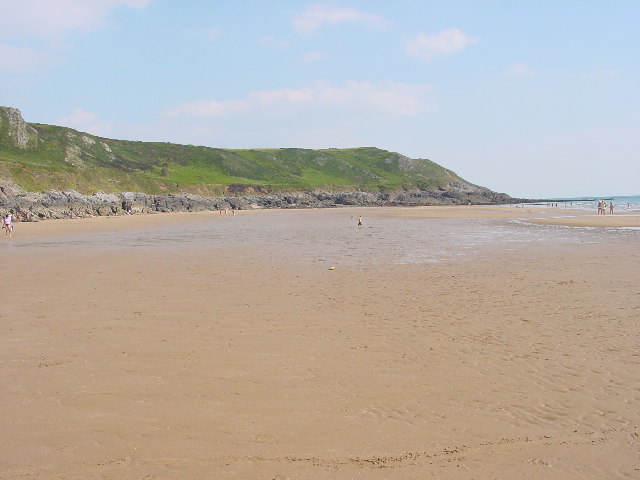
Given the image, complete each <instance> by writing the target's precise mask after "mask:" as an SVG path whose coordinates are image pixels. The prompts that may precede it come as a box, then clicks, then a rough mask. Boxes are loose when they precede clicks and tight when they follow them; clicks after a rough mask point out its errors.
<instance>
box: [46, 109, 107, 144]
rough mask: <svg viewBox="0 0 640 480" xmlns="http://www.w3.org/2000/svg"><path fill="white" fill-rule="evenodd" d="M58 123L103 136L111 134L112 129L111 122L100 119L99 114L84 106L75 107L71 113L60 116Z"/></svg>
mask: <svg viewBox="0 0 640 480" xmlns="http://www.w3.org/2000/svg"><path fill="white" fill-rule="evenodd" d="M56 125H61V126H63V127H69V128H73V129H74V130H78V131H80V132H86V133H91V134H93V135H98V136H103V137H106V136H109V135H110V132H111V130H112V126H111V125H110V124H109V123H105V122H102V121H100V119H99V118H98V115H96V114H94V113H91V112H87V111H86V110H83V109H82V108H75V109H74V110H73V112H71V113H70V114H69V115H67V116H64V117H61V118H59V119H58V120H56Z"/></svg>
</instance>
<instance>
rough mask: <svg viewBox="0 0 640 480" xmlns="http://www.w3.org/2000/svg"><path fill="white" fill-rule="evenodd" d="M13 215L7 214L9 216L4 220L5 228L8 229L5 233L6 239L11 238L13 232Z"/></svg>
mask: <svg viewBox="0 0 640 480" xmlns="http://www.w3.org/2000/svg"><path fill="white" fill-rule="evenodd" d="M11 220H12V218H11V213H7V215H6V216H5V217H4V220H3V222H2V223H3V227H4V228H5V229H6V232H4V236H5V237H9V238H11V231H12V230H13V225H11Z"/></svg>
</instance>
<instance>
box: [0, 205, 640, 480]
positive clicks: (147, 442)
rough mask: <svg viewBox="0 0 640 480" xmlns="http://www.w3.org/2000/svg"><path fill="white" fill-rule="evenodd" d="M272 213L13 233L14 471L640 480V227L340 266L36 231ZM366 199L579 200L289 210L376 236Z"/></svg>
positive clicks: (500, 212) (180, 223) (219, 222)
mask: <svg viewBox="0 0 640 480" xmlns="http://www.w3.org/2000/svg"><path fill="white" fill-rule="evenodd" d="M550 210H553V209H550ZM264 213H267V212H240V214H239V215H238V216H237V217H235V218H233V219H232V218H230V217H227V218H219V217H218V214H217V213H215V214H214V213H198V214H176V215H174V214H171V215H153V216H145V217H118V218H96V219H82V220H68V221H66V220H64V221H51V222H42V223H39V224H18V226H17V228H16V231H15V233H16V236H15V238H14V239H13V240H11V241H7V240H5V239H4V238H3V239H2V241H4V242H5V243H2V244H0V247H1V248H2V251H3V255H4V259H5V264H4V265H5V276H4V280H3V299H4V302H3V305H4V308H3V310H2V312H0V325H1V326H2V333H3V334H2V339H1V340H0V342H1V344H0V345H1V347H2V348H0V363H1V365H2V368H1V369H0V375H1V384H2V387H3V388H2V390H0V391H1V392H2V393H0V406H1V407H2V409H1V410H2V415H1V417H0V418H1V422H2V423H1V425H0V427H1V432H2V433H0V440H2V445H3V447H2V448H1V449H0V472H1V473H0V478H2V479H24V478H47V479H62V478H64V479H86V478H136V479H137V478H158V479H174V478H189V479H195V480H198V479H210V478H220V479H247V478H265V479H287V478H291V479H374V480H375V479H406V478H430V477H433V478H438V479H474V478H475V479H478V478H505V479H507V478H514V477H516V476H517V477H518V478H523V479H552V480H553V479H563V480H564V479H582V478H586V479H615V478H638V477H640V457H639V452H640V436H639V435H640V431H639V430H638V425H639V420H640V408H638V407H639V406H640V375H639V374H640V335H639V334H640V327H639V325H638V319H639V318H640V290H639V285H640V274H639V273H638V272H639V271H640V270H639V268H638V267H640V255H639V247H638V245H639V244H638V236H637V234H636V233H635V232H631V234H630V236H625V235H618V234H617V233H615V232H613V233H612V234H610V236H607V235H609V234H608V233H606V232H604V233H602V234H601V233H600V232H599V231H597V230H596V231H593V230H591V229H590V230H588V231H585V230H583V229H575V230H574V229H571V230H570V232H569V234H566V235H565V237H562V238H563V239H564V240H562V241H558V242H552V243H548V242H545V241H544V240H539V238H540V237H542V238H545V235H547V233H548V234H549V235H551V237H548V238H555V237H553V235H555V233H553V232H554V231H555V230H554V227H545V226H537V227H535V226H532V227H523V228H536V229H538V228H539V229H542V230H535V231H536V232H541V233H536V236H535V237H532V238H534V239H533V240H532V241H530V242H528V243H522V244H515V245H510V247H509V248H508V249H505V248H502V245H501V244H498V245H495V244H488V245H485V246H481V247H479V248H480V250H479V251H478V252H475V253H474V254H473V255H467V256H463V257H460V258H456V257H455V256H449V257H446V258H443V259H441V260H439V261H437V262H424V263H388V264H385V263H381V262H380V261H378V260H376V261H375V262H371V263H368V262H367V261H366V258H365V259H362V258H360V260H359V261H360V263H357V264H356V263H352V264H348V263H344V264H338V265H333V264H330V263H327V262H315V263H314V262H312V261H305V260H304V259H299V258H298V257H296V256H295V255H292V252H289V251H287V249H289V248H290V247H288V246H282V245H280V244H268V241H269V240H268V237H267V238H265V239H261V245H260V246H256V245H255V244H246V243H244V242H243V241H241V240H242V239H240V238H239V239H238V241H237V243H231V244H230V243H229V242H224V243H222V244H219V245H218V244H215V243H212V244H210V245H202V244H194V245H186V244H185V245H182V244H180V243H179V242H176V243H175V244H170V245H165V244H162V245H158V246H154V247H153V248H131V247H126V248H125V247H118V246H116V247H111V248H110V249H105V247H104V246H100V245H99V244H98V242H95V244H92V243H91V242H89V244H78V246H75V247H62V246H59V245H58V244H55V245H53V246H47V245H44V244H40V243H37V241H38V240H39V239H40V240H41V239H47V238H54V237H57V238H62V239H63V241H65V242H66V240H67V237H66V236H68V239H69V241H71V240H72V239H74V238H75V236H77V235H82V234H90V235H95V236H98V237H90V238H92V239H95V238H101V237H99V235H100V232H131V231H135V230H139V231H142V232H144V231H146V230H145V229H151V228H158V227H160V226H164V225H166V227H167V228H171V229H174V230H175V232H176V235H177V237H178V238H179V235H180V233H181V228H186V227H187V226H190V227H194V226H198V225H202V226H205V225H214V226H215V228H219V229H225V228H229V226H230V225H231V224H230V223H229V222H233V221H237V220H240V221H241V222H246V227H243V228H246V229H247V230H246V231H247V232H249V233H251V232H253V233H254V234H255V235H256V236H258V235H260V234H261V231H262V230H264V226H263V225H262V224H258V223H257V222H254V223H253V224H252V223H251V222H252V221H253V220H254V219H258V218H260V217H258V216H260V215H263V214H264ZM357 214H362V215H363V216H364V221H365V230H363V233H365V234H367V233H368V232H369V231H370V230H373V229H375V225H376V222H382V221H383V220H385V221H388V222H400V223H398V224H397V225H398V227H402V226H403V225H405V224H404V223H403V222H412V221H419V220H420V219H421V218H425V217H426V218H439V219H445V220H447V219H452V221H456V222H460V223H459V225H466V224H468V223H469V222H471V221H474V222H476V221H484V220H482V219H490V220H491V222H502V221H503V220H504V221H505V222H506V221H508V220H509V219H512V218H521V219H523V220H530V219H533V218H540V217H547V219H549V218H551V217H553V216H555V215H558V216H559V215H566V212H564V211H561V212H558V211H557V210H555V211H550V212H549V211H543V210H537V209H535V210H534V211H532V212H523V211H522V209H515V208H514V209H509V208H507V207H492V208H488V207H469V208H467V207H427V208H418V209H344V210H342V211H340V212H335V211H333V212H329V213H324V212H317V211H309V212H308V213H300V212H298V213H295V215H294V212H279V213H278V214H273V215H277V217H275V216H274V217H273V218H274V219H275V218H277V219H279V220H278V221H281V222H283V223H282V224H279V225H283V228H285V229H287V228H289V229H291V232H296V230H295V228H296V225H297V224H298V223H299V222H300V219H301V218H305V216H307V215H308V216H309V217H310V218H311V217H313V216H315V217H317V216H320V218H321V220H322V221H326V222H328V224H329V225H331V226H332V227H335V226H336V225H338V223H331V222H337V220H336V219H338V218H342V217H339V216H342V215H343V216H344V218H345V219H346V220H345V222H346V223H348V225H349V226H350V227H351V226H352V227H353V231H357V230H356V227H355V223H353V225H351V218H353V217H354V216H355V215H357ZM270 215H271V214H270ZM301 215H302V216H301ZM315 217H314V218H315ZM592 217H594V218H591V219H590V220H589V221H593V222H596V221H600V219H599V218H595V216H592ZM620 217H622V215H621V216H620ZM269 218H271V217H269ZM288 218H291V221H290V222H289V223H287V222H288V220H287V219H288ZM584 218H585V219H589V218H590V217H589V216H586V215H585V217H584ZM629 218H631V217H629ZM478 219H480V220H478ZM560 220H561V221H564V222H565V224H566V219H560ZM553 221H555V220H553ZM585 221H586V220H585ZM385 225H387V224H385ZM390 225H395V223H391V224H390ZM456 225H458V224H457V223H456ZM489 225H490V226H491V227H493V225H494V223H491V224H489ZM495 225H499V223H497V224H495ZM514 228H518V227H514ZM252 229H253V230H252ZM366 229H369V230H366ZM603 230H606V229H603ZM350 231H351V230H350ZM528 232H529V230H525V233H526V234H527V235H528ZM607 232H608V230H607ZM436 233H437V230H433V229H432V230H425V235H435V234H436ZM601 235H602V236H601ZM336 237H337V238H336V242H340V238H339V236H338V234H336ZM109 238H111V237H109ZM371 238H372V239H373V240H372V239H369V240H368V241H369V242H372V241H374V240H375V236H372V237H371ZM566 238H568V240H567V239H566ZM303 240H304V239H303ZM360 240H361V241H363V242H364V241H365V238H364V237H362V238H361V239H360ZM91 241H92V242H93V241H94V240H91ZM304 241H306V240H304ZM605 241H606V242H607V243H606V244H603V242H605ZM6 242H12V243H11V244H9V243H6ZM28 242H35V243H31V244H29V243H28ZM347 243H353V241H352V240H349V242H346V241H345V243H344V245H343V244H341V243H338V245H337V247H339V248H346V247H347V246H348V245H347ZM262 244H264V245H262ZM43 245H44V246H43ZM303 246H304V245H303ZM303 246H301V248H302V247H303ZM376 258H377V257H376ZM329 267H335V269H332V270H330V269H329Z"/></svg>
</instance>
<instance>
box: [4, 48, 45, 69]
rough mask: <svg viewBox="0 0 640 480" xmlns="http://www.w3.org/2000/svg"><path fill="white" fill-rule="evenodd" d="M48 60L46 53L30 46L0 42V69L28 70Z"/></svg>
mask: <svg viewBox="0 0 640 480" xmlns="http://www.w3.org/2000/svg"><path fill="white" fill-rule="evenodd" d="M48 61H49V59H48V57H47V56H46V55H44V54H43V53H41V52H38V51H37V50H33V49H32V48H29V47H14V46H11V45H2V44H0V71H5V72H14V73H24V72H30V71H32V70H35V69H37V68H38V67H40V66H42V65H44V64H46V63H47V62H48Z"/></svg>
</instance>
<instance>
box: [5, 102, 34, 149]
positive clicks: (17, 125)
mask: <svg viewBox="0 0 640 480" xmlns="http://www.w3.org/2000/svg"><path fill="white" fill-rule="evenodd" d="M0 139H4V140H5V143H6V144H8V145H10V146H13V147H17V148H19V149H23V150H24V149H27V148H29V147H36V146H37V144H38V132H36V130H35V129H34V128H33V127H32V126H31V125H29V124H28V123H27V122H25V121H24V119H23V118H22V113H20V110H18V109H17V108H10V107H0Z"/></svg>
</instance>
